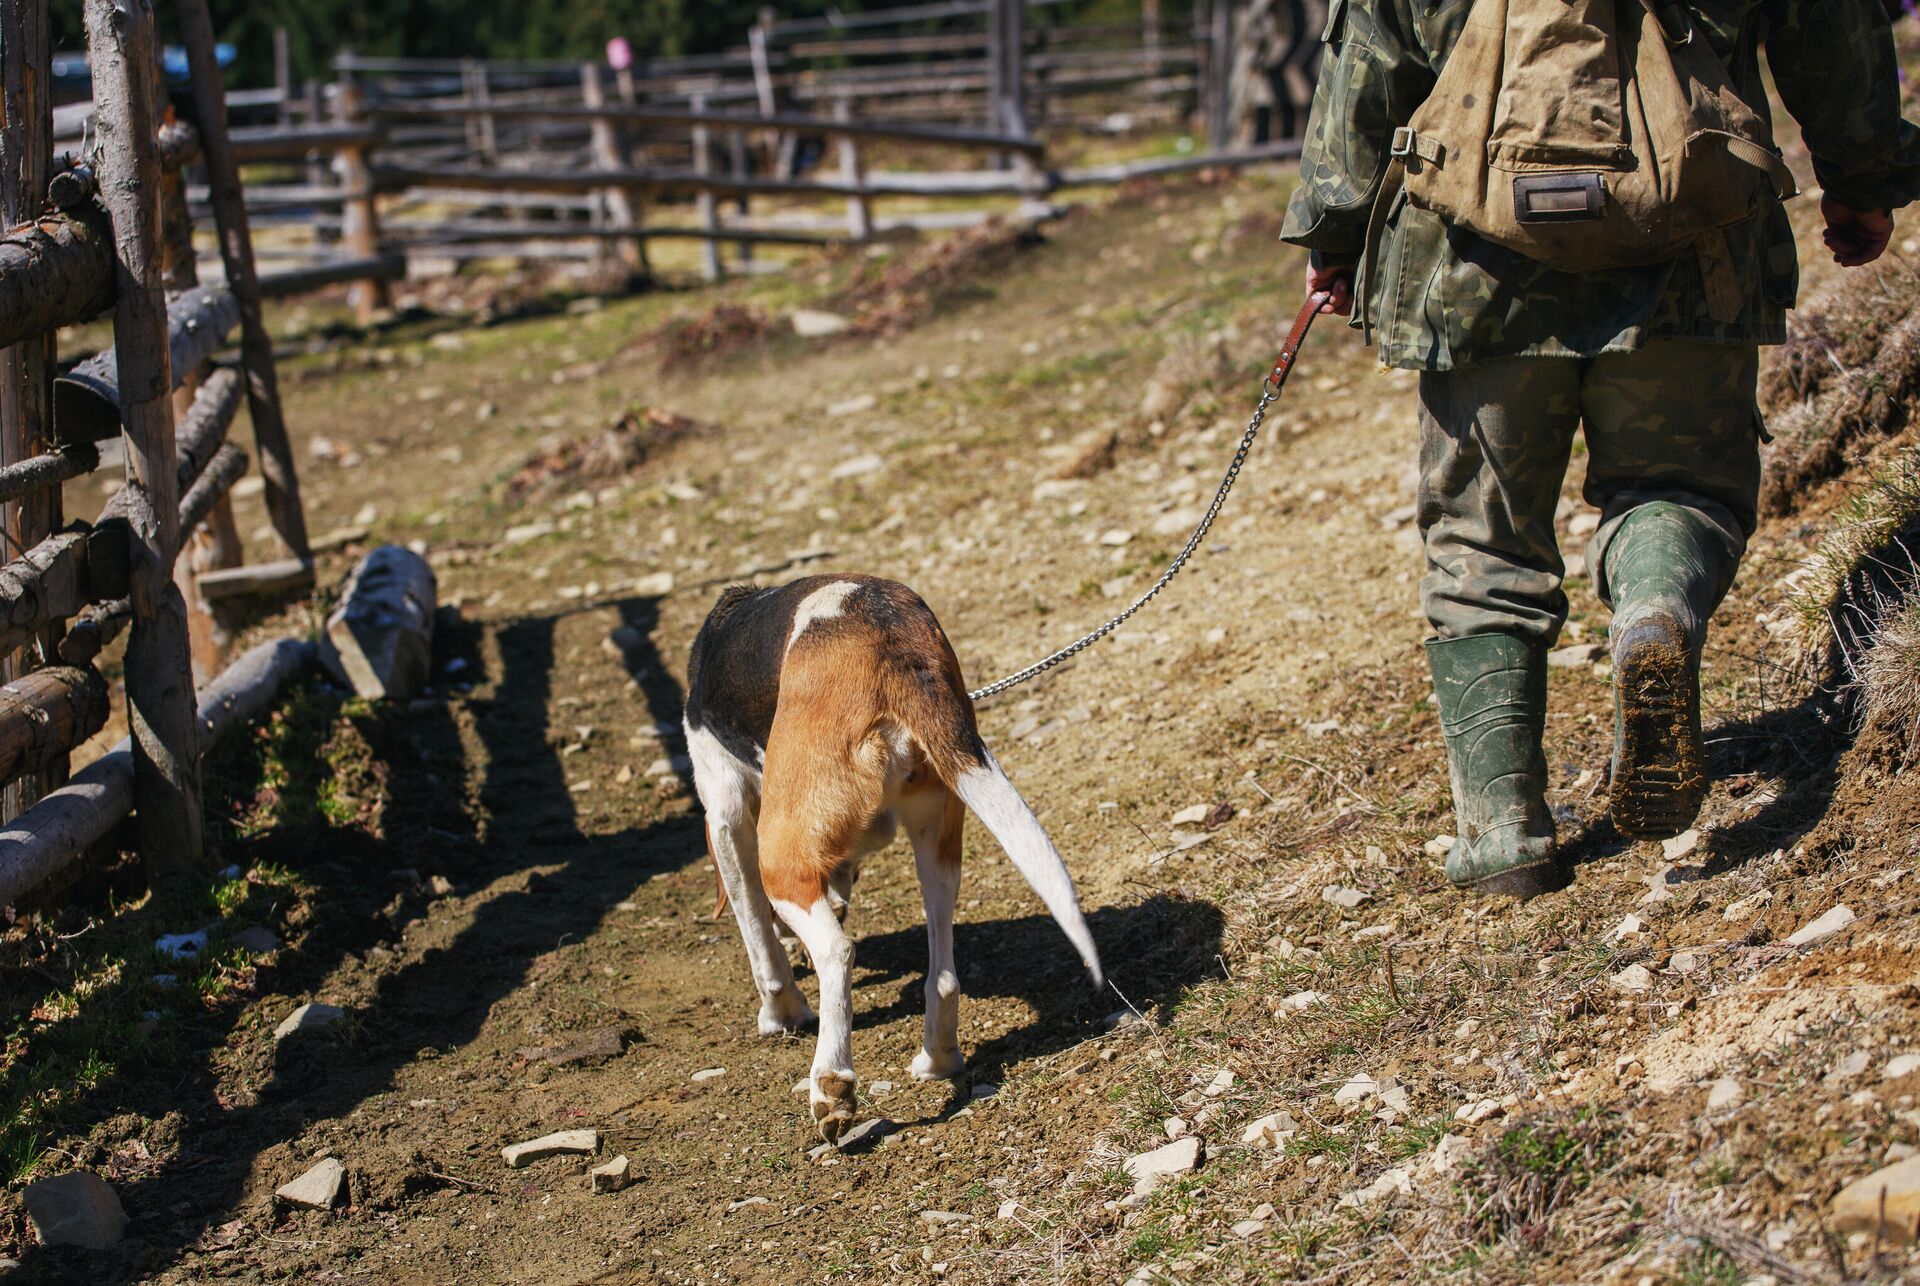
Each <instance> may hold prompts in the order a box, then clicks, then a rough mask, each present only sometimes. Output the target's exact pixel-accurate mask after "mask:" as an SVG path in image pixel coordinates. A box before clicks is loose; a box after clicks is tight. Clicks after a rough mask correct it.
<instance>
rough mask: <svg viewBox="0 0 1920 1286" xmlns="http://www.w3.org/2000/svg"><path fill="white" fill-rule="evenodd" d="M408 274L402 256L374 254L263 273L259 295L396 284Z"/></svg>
mask: <svg viewBox="0 0 1920 1286" xmlns="http://www.w3.org/2000/svg"><path fill="white" fill-rule="evenodd" d="M406 275H407V260H406V256H405V255H375V256H374V257H373V258H371V259H359V258H353V259H336V260H333V261H332V262H330V263H319V264H314V265H313V266H311V267H308V268H289V269H286V270H285V271H283V272H269V273H265V274H263V275H262V276H261V278H260V294H261V296H262V297H263V298H266V299H281V298H284V297H285V296H287V295H303V294H305V293H307V292H308V291H310V290H321V289H324V288H325V287H327V286H335V285H339V284H340V283H341V282H343V281H372V280H374V279H376V278H377V279H379V280H381V281H399V280H400V279H401V278H403V277H405V276H406Z"/></svg>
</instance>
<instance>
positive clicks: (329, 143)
mask: <svg viewBox="0 0 1920 1286" xmlns="http://www.w3.org/2000/svg"><path fill="white" fill-rule="evenodd" d="M229 138H230V139H231V141H232V144H233V153H232V155H233V159H234V160H236V161H239V162H241V163H243V164H245V163H249V162H258V161H298V160H303V159H305V158H306V157H308V156H310V155H312V154H313V153H315V152H322V153H325V152H334V153H338V152H346V151H352V150H364V149H366V148H368V147H371V146H372V145H373V144H374V142H375V141H376V140H377V139H378V138H379V131H378V130H376V129H375V128H374V127H373V126H372V125H369V124H366V123H365V122H361V121H342V122H338V123H336V124H331V125H301V126H297V127H295V128H292V129H289V128H287V127H286V126H283V125H263V126H257V127H254V128H251V129H248V128H242V129H236V130H233V131H231V133H230V134H229Z"/></svg>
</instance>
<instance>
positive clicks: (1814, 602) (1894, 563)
mask: <svg viewBox="0 0 1920 1286" xmlns="http://www.w3.org/2000/svg"><path fill="white" fill-rule="evenodd" d="M1916 556H1920V450H1916V449H1909V450H1907V451H1905V452H1903V453H1902V454H1901V456H1900V458H1899V459H1898V460H1897V461H1895V463H1894V465H1893V467H1892V468H1890V469H1888V470H1887V471H1886V472H1884V473H1882V474H1881V475H1880V476H1879V477H1878V478H1876V479H1875V480H1874V482H1873V484H1872V485H1871V486H1869V487H1868V488H1867V489H1866V490H1865V491H1862V492H1861V493H1860V494H1859V495H1857V496H1855V497H1854V498H1853V499H1852V500H1851V501H1849V502H1848V504H1847V505H1846V507H1845V508H1843V509H1841V510H1840V511H1839V513H1837V514H1836V515H1835V516H1834V525H1833V530H1832V531H1831V532H1829V533H1828V534H1827V537H1826V539H1825V540H1823V541H1822V542H1821V544H1820V548H1819V550H1818V551H1817V552H1816V553H1815V554H1814V556H1813V558H1812V560H1811V561H1810V562H1809V563H1808V564H1807V566H1806V568H1804V569H1803V570H1802V571H1801V572H1799V573H1797V574H1796V578H1797V581H1798V584H1797V585H1796V586H1795V588H1794V591H1793V595H1792V598H1791V600H1790V605H1791V607H1792V610H1793V615H1794V619H1795V641H1796V642H1797V643H1798V644H1799V646H1800V648H1801V650H1802V653H1803V655H1806V656H1808V657H1810V658H1812V659H1813V660H1814V661H1815V662H1816V664H1817V666H1818V668H1820V669H1821V670H1824V671H1826V672H1827V673H1830V674H1831V673H1834V672H1836V671H1839V670H1842V669H1844V670H1845V671H1847V672H1849V673H1857V669H1858V666H1857V663H1858V661H1859V659H1860V658H1861V657H1863V656H1864V655H1865V653H1866V651H1867V650H1868V648H1869V647H1871V645H1872V642H1873V638H1874V635H1875V634H1876V632H1877V631H1878V628H1879V625H1880V622H1881V621H1882V620H1883V619H1884V618H1885V617H1886V616H1887V615H1888V613H1889V611H1890V610H1892V609H1894V608H1896V607H1897V606H1898V605H1899V603H1900V602H1901V600H1902V598H1903V597H1904V591H1905V589H1906V588H1907V587H1908V585H1909V583H1910V581H1911V578H1912V576H1913V573H1914V570H1915V566H1916V563H1915V559H1916Z"/></svg>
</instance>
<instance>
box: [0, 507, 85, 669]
mask: <svg viewBox="0 0 1920 1286" xmlns="http://www.w3.org/2000/svg"><path fill="white" fill-rule="evenodd" d="M87 582H88V578H87V534H86V533H85V532H78V531H69V532H62V533H61V534H59V535H57V536H54V537H51V538H50V539H47V540H43V541H41V542H40V543H39V544H37V545H35V546H34V547H33V548H32V549H29V550H28V551H27V552H26V553H25V554H23V555H21V556H20V557H19V558H16V559H14V560H13V561H12V562H10V563H8V564H7V565H6V566H4V567H0V649H8V648H16V647H19V646H20V645H21V644H22V643H25V642H27V641H28V640H29V639H31V638H33V636H34V635H35V634H37V633H39V632H40V630H42V629H44V628H45V627H46V626H47V624H48V623H49V622H51V621H60V620H65V619H66V618H67V617H69V616H72V615H73V614H74V613H75V612H78V611H79V610H80V609H81V608H83V607H85V606H86V605H87V603H88V601H89V596H88V593H87Z"/></svg>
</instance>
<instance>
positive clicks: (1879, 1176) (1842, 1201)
mask: <svg viewBox="0 0 1920 1286" xmlns="http://www.w3.org/2000/svg"><path fill="white" fill-rule="evenodd" d="M1832 1226H1833V1228H1834V1230H1835V1231H1837V1232H1859V1233H1869V1234H1871V1235H1872V1236H1874V1237H1877V1238H1881V1239H1884V1240H1886V1241H1889V1242H1893V1243H1894V1244H1896V1245H1905V1244H1906V1243H1908V1242H1910V1241H1912V1240H1913V1239H1914V1235H1915V1229H1916V1228H1917V1227H1920V1157H1909V1158H1907V1159H1906V1160H1905V1161H1900V1162H1896V1163H1895V1164H1893V1165H1890V1166H1887V1167H1885V1168H1883V1169H1879V1170H1875V1171H1874V1172H1873V1173H1872V1174H1869V1175H1867V1176H1866V1177H1864V1178H1860V1179H1855V1180H1854V1181H1853V1182H1852V1183H1850V1184H1848V1185H1847V1186H1846V1187H1844V1188H1842V1189H1840V1192H1839V1195H1837V1196H1835V1197H1834V1199H1833V1212H1832Z"/></svg>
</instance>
